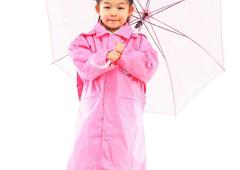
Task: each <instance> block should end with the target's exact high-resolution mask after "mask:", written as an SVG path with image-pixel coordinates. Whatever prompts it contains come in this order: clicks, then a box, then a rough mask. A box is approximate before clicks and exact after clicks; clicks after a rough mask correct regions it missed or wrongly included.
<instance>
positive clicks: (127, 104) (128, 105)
mask: <svg viewBox="0 0 240 170" xmlns="http://www.w3.org/2000/svg"><path fill="white" fill-rule="evenodd" d="M137 107H138V105H137V100H136V99H134V98H130V97H120V98H119V108H120V112H119V115H120V117H121V119H122V120H123V122H125V123H126V124H127V123H130V122H132V121H135V120H136V119H137V117H138V115H137V114H138V113H137V110H138V109H137Z"/></svg>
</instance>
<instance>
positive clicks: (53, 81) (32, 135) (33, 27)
mask: <svg viewBox="0 0 240 170" xmlns="http://www.w3.org/2000/svg"><path fill="white" fill-rule="evenodd" d="M236 3H238V1H234V2H233V1H231V0H228V1H227V0H224V1H223V2H222V10H223V11H222V22H223V45H224V56H225V68H226V72H224V73H222V74H220V75H219V76H218V77H217V78H216V79H215V80H214V81H212V82H211V83H210V84H209V85H208V86H207V87H205V88H204V89H203V90H202V91H201V92H200V93H199V94H198V95H197V97H195V98H194V99H193V100H192V101H191V102H190V103H189V104H188V105H187V106H186V107H185V108H184V109H183V110H182V112H180V114H179V115H178V117H177V118H174V117H171V116H165V115H156V114H155V115H152V114H145V115H144V119H145V137H146V147H147V159H148V164H147V167H148V170H239V169H240V161H239V160H240V102H239V96H240V90H239V87H240V81H239V74H240V52H239V47H240V46H239V39H240V33H239V30H240V23H239V21H238V20H239V19H238V17H237V16H238V15H239V13H240V12H239V11H240V10H239V9H240V5H239V4H236ZM50 58H51V44H50V34H49V26H48V18H47V12H46V6H45V1H43V0H42V1H39V0H35V1H33V0H21V1H17V0H15V1H14V0H8V1H3V2H1V4H0V59H1V60H0V169H1V170H20V169H23V170H65V167H66V164H67V160H68V156H69V154H70V153H69V152H70V148H71V146H72V144H73V136H74V130H75V121H76V118H77V107H78V106H77V100H76V99H77V98H76V97H77V94H76V88H75V82H74V81H72V80H71V79H69V77H67V76H66V75H65V73H63V72H62V71H61V70H59V69H58V68H57V67H55V66H52V65H50V64H49V63H50Z"/></svg>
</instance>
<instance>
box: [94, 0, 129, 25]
mask: <svg viewBox="0 0 240 170" xmlns="http://www.w3.org/2000/svg"><path fill="white" fill-rule="evenodd" d="M101 1H102V0H96V2H97V4H98V5H99V4H100V2H101ZM128 2H129V6H131V5H132V4H133V0H128ZM98 21H100V16H99V17H98ZM129 21H130V17H128V19H127V22H129Z"/></svg>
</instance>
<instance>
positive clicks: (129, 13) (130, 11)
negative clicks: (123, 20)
mask: <svg viewBox="0 0 240 170" xmlns="http://www.w3.org/2000/svg"><path fill="white" fill-rule="evenodd" d="M133 11H134V6H133V5H132V6H130V8H129V11H128V16H131V15H132V13H133Z"/></svg>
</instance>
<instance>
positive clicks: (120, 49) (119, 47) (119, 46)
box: [114, 42, 125, 54]
mask: <svg viewBox="0 0 240 170" xmlns="http://www.w3.org/2000/svg"><path fill="white" fill-rule="evenodd" d="M124 48H125V45H124V44H123V43H120V42H116V47H115V49H114V50H115V51H117V52H118V53H120V54H122V52H123V50H124Z"/></svg>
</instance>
